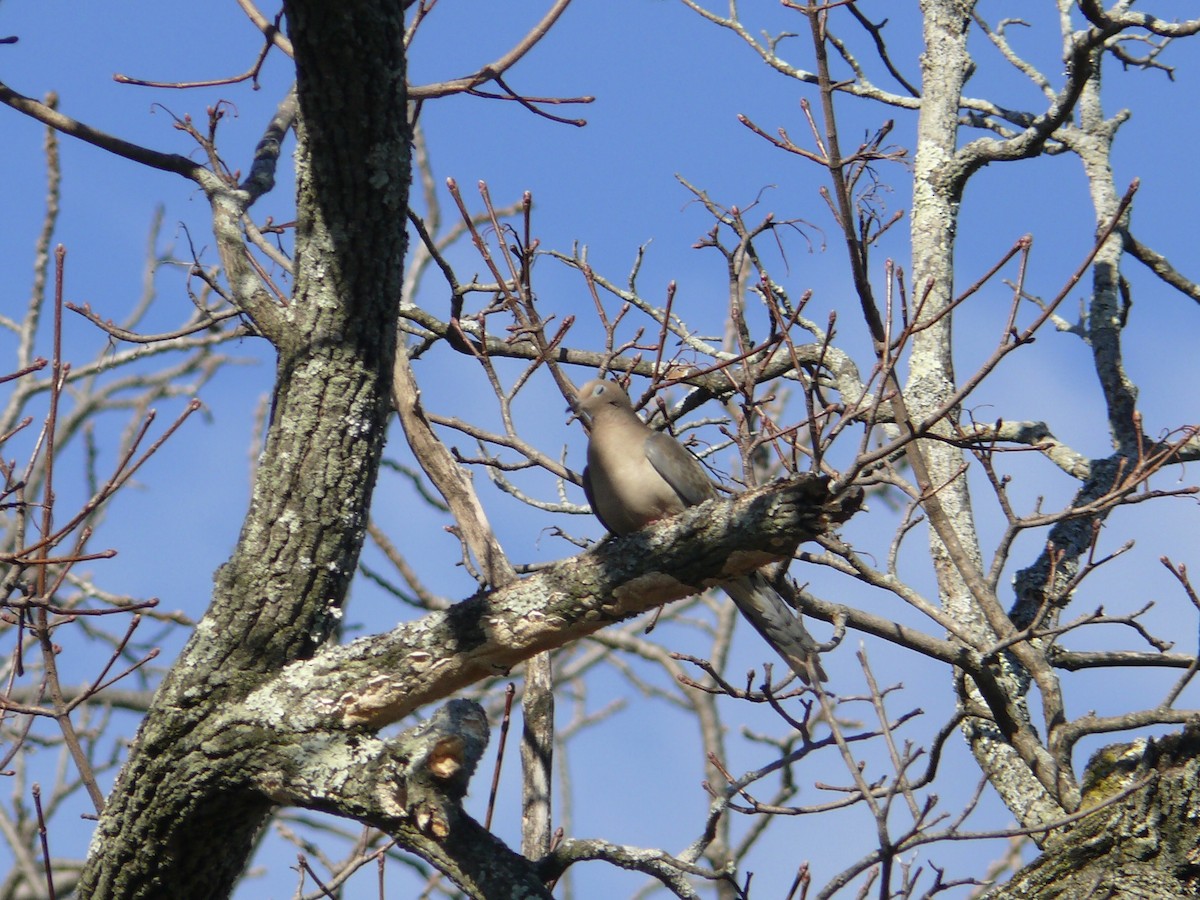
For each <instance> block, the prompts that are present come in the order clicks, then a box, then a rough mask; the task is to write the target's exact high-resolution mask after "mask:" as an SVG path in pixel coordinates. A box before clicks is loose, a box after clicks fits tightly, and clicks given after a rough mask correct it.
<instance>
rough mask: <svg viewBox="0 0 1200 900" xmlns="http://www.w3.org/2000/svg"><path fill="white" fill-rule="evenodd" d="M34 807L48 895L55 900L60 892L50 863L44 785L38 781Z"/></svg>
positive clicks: (34, 785) (35, 786) (51, 899)
mask: <svg viewBox="0 0 1200 900" xmlns="http://www.w3.org/2000/svg"><path fill="white" fill-rule="evenodd" d="M33 808H34V809H35V810H37V820H38V840H39V841H40V842H41V845H42V862H43V864H44V865H45V867H46V895H47V896H48V897H49V898H50V900H55V898H56V897H57V896H58V894H56V893H55V892H54V870H53V867H52V866H51V865H50V838H49V835H48V834H47V832H46V817H45V815H44V814H43V813H42V786H41V785H40V784H38V783H37V782H34V784H33Z"/></svg>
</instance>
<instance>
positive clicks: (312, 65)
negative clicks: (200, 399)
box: [80, 2, 409, 900]
mask: <svg viewBox="0 0 1200 900" xmlns="http://www.w3.org/2000/svg"><path fill="white" fill-rule="evenodd" d="M287 13H288V24H289V30H290V33H291V37H292V41H293V44H294V46H295V52H296V68H297V75H298V96H299V105H300V117H301V124H300V127H299V129H298V134H299V141H298V151H297V160H298V194H299V196H298V209H299V222H298V227H297V233H296V250H297V253H296V289H295V294H294V297H293V298H292V300H291V302H290V304H289V305H288V306H287V307H286V309H284V310H283V319H284V323H283V325H282V327H281V329H280V331H279V333H278V339H277V341H276V349H277V350H278V354H279V356H278V368H277V385H276V391H275V397H274V408H273V415H272V421H271V426H270V429H269V432H268V435H267V440H266V446H265V449H264V452H263V454H262V458H261V460H260V462H259V466H258V469H257V471H256V474H255V482H254V488H253V494H252V499H251V505H250V510H249V512H248V514H247V516H246V519H245V523H244V525H243V528H242V532H241V536H240V539H239V541H238V545H237V549H236V550H235V552H234V554H233V556H232V557H231V558H230V560H229V561H228V562H227V563H226V564H225V565H223V566H222V567H221V569H220V570H219V571H218V573H217V577H216V580H215V581H216V583H215V588H214V592H213V598H212V602H211V605H210V607H209V609H208V612H207V613H206V615H205V617H204V619H203V620H202V621H201V622H200V624H199V625H198V626H197V628H196V630H195V633H194V634H193V636H192V638H191V640H190V641H189V642H188V645H187V647H186V648H185V650H184V652H183V653H182V655H181V656H180V658H179V660H178V661H177V662H176V664H175V666H174V667H173V669H172V670H171V673H170V674H169V675H168V677H167V679H166V680H165V681H164V683H163V685H162V687H161V688H160V690H159V692H158V695H157V697H156V699H155V702H154V704H153V707H152V708H151V710H150V712H149V713H148V715H147V717H146V719H145V721H144V722H143V725H142V728H141V730H140V732H139V734H138V737H137V740H136V742H135V744H134V747H133V749H132V751H131V754H130V758H129V761H128V763H127V764H126V766H125V768H124V770H123V772H122V774H121V777H120V778H119V780H118V782H117V784H116V786H115V788H114V790H113V792H112V794H111V796H110V798H109V800H108V804H107V807H106V809H105V811H104V814H103V816H102V818H101V820H100V823H99V826H98V828H97V831H96V836H95V838H94V840H93V844H92V849H91V854H90V857H89V860H88V863H87V866H86V868H85V871H84V873H83V877H82V882H81V887H80V894H81V895H82V896H91V897H104V898H112V900H116V898H127V897H128V898H133V897H162V896H171V897H174V898H180V900H185V898H192V897H196V898H200V897H222V896H226V895H228V893H229V892H230V890H231V889H232V886H233V884H234V882H235V880H236V878H237V876H238V875H239V873H240V872H241V871H242V869H243V867H244V866H245V864H246V861H247V858H248V855H249V853H250V850H251V846H252V842H253V840H254V837H255V835H256V833H257V831H258V830H259V828H260V827H261V826H262V824H263V822H264V820H265V818H266V816H267V814H268V812H269V810H270V809H271V806H272V801H271V800H270V799H269V798H268V797H267V796H266V795H264V794H263V793H262V792H261V791H259V790H256V789H255V788H254V787H253V786H252V785H251V784H250V783H249V780H248V773H247V771H246V768H245V766H246V763H247V759H248V755H253V753H254V752H255V751H254V743H255V742H254V741H253V740H241V741H237V742H235V743H234V744H232V745H231V743H230V741H229V740H228V737H229V736H228V735H225V734H222V733H221V732H220V731H219V726H220V721H221V716H220V713H221V711H222V710H224V709H226V708H227V707H228V706H229V705H230V704H232V703H236V702H237V701H238V700H240V699H241V698H243V697H245V696H246V695H247V694H249V693H250V692H251V691H252V690H253V689H254V688H255V687H257V686H259V685H260V684H261V683H262V682H263V681H264V679H266V678H269V677H270V676H271V675H273V674H275V673H276V672H278V670H279V669H280V668H281V667H282V666H284V665H285V664H286V663H288V662H291V661H293V660H296V659H302V658H305V657H309V656H311V655H312V654H313V652H314V651H315V650H316V649H317V648H318V647H319V646H320V645H321V643H322V642H323V641H324V640H325V639H326V638H327V637H328V636H329V634H330V632H331V630H332V628H333V625H334V624H335V623H336V621H337V612H338V608H339V607H340V605H341V603H342V601H343V599H344V598H345V594H346V589H347V586H348V584H349V581H350V578H351V575H352V574H353V572H354V569H355V565H356V561H357V557H358V553H359V550H360V548H361V545H362V539H363V533H364V529H365V525H366V521H367V508H368V504H369V501H370V496H371V489H372V487H373V485H374V482H375V474H376V471H377V469H378V465H379V460H380V457H381V453H382V449H383V440H384V426H385V424H386V422H387V416H388V411H389V409H390V401H389V390H390V379H391V363H392V357H393V354H394V347H395V319H396V309H397V297H398V296H399V291H400V285H401V277H402V267H403V259H404V242H405V233H404V211H405V208H406V203H407V190H408V182H409V175H408V166H409V157H408V155H409V130H408V124H407V120H406V109H405V86H404V84H405V82H404V59H403V44H402V36H403V18H402V12H401V10H400V8H399V6H397V5H396V4H385V3H367V2H359V3H346V4H337V5H328V4H323V3H314V2H296V3H290V4H287ZM263 737H266V736H265V735H264V736H263Z"/></svg>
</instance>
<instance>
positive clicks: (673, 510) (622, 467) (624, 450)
mask: <svg viewBox="0 0 1200 900" xmlns="http://www.w3.org/2000/svg"><path fill="white" fill-rule="evenodd" d="M579 410H580V411H581V412H582V413H584V414H585V415H586V416H587V418H588V423H589V428H590V435H589V440H588V454H587V458H588V464H587V468H585V469H584V470H583V489H584V492H585V493H586V494H587V498H588V503H590V504H591V506H592V512H594V513H595V514H596V518H598V519H599V520H600V523H601V524H602V525H603V526H604V527H605V528H607V529H608V530H609V531H611V532H612V533H613V534H629V533H630V532H633V531H638V530H639V529H641V528H644V527H645V526H647V525H649V524H650V523H651V522H654V521H656V520H658V519H663V518H667V517H668V516H673V515H676V514H678V513H680V512H682V511H683V510H684V509H686V508H687V507H689V506H695V505H696V504H698V503H703V502H704V501H705V500H709V499H711V498H712V497H714V496H716V489H715V487H714V486H713V483H712V481H711V480H710V479H709V477H708V474H707V473H706V472H705V471H704V467H703V466H702V465H701V464H700V461H699V460H698V459H696V457H694V456H692V454H691V453H689V452H688V451H687V450H685V449H684V448H683V445H681V444H680V443H679V442H678V441H676V440H675V439H674V438H672V437H671V436H670V435H668V434H663V433H662V432H659V431H655V430H654V429H652V428H650V427H649V426H648V425H647V424H646V423H645V422H643V421H642V420H641V419H640V418H639V417H638V414H637V413H636V412H634V410H633V404H632V403H630V402H629V395H628V394H626V393H625V391H624V390H622V389H621V387H620V385H617V384H614V383H613V382H611V381H605V380H603V379H595V380H593V381H589V382H588V383H587V384H585V385H584V386H583V387H582V388H581V389H580V391H579ZM723 587H724V589H725V593H727V594H728V595H729V596H730V598H732V600H733V602H734V603H735V604H736V605H737V608H738V610H739V611H740V612H741V614H742V615H743V616H744V617H745V618H746V619H747V620H748V621H749V622H750V624H751V625H753V626H754V627H755V629H756V630H757V631H758V633H759V634H761V635H762V636H763V639H764V640H766V642H767V643H768V644H770V645H771V646H772V647H773V648H774V649H775V651H776V652H777V653H778V654H779V655H780V656H781V657H783V659H784V660H786V661H787V664H788V666H789V667H790V668H791V669H792V671H793V672H795V673H796V674H797V675H799V676H800V678H801V679H803V681H804V683H805V684H811V683H812V682H811V677H812V675H811V674H810V673H815V675H816V677H817V678H819V679H820V680H821V681H824V680H825V672H824V670H822V668H821V661H820V658H819V657H818V655H817V642H816V641H815V640H814V639H813V637H812V635H810V634H809V633H808V630H807V629H805V627H804V623H803V622H801V621H800V617H799V616H797V615H796V613H794V612H793V611H792V609H791V607H790V606H788V605H787V603H785V602H784V600H783V598H782V597H780V596H779V594H778V592H777V591H776V590H775V589H774V588H773V587H771V584H770V582H768V581H767V579H766V578H765V577H763V575H762V574H760V573H757V572H756V573H754V574H752V575H747V576H744V577H742V578H736V579H734V580H732V581H729V582H727V583H726V584H725V585H723ZM810 666H811V669H810Z"/></svg>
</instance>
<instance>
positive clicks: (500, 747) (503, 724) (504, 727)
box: [483, 682, 517, 831]
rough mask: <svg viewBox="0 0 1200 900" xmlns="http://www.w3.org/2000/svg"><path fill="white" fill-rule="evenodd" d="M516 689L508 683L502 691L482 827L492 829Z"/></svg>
mask: <svg viewBox="0 0 1200 900" xmlns="http://www.w3.org/2000/svg"><path fill="white" fill-rule="evenodd" d="M516 693H517V687H516V685H514V684H513V683H512V682H509V684H508V687H506V688H505V689H504V717H503V718H502V719H501V720H500V735H499V738H498V740H497V741H496V765H495V768H493V769H492V787H491V790H489V791H488V804H487V814H486V815H485V816H484V818H483V827H484V828H485V829H487V830H488V831H491V829H492V813H494V812H495V811H496V793H497V792H498V791H499V790H500V769H501V767H502V766H503V765H504V750H505V748H506V747H507V746H508V728H509V726H510V725H511V724H512V705H513V697H514V696H516Z"/></svg>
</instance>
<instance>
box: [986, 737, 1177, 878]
mask: <svg viewBox="0 0 1200 900" xmlns="http://www.w3.org/2000/svg"><path fill="white" fill-rule="evenodd" d="M1198 786H1200V731H1197V729H1195V728H1189V729H1187V730H1186V731H1184V732H1183V733H1182V734H1175V735H1170V736H1168V737H1165V738H1162V739H1160V740H1151V741H1146V740H1141V741H1136V742H1134V743H1132V744H1114V745H1112V746H1110V747H1106V748H1104V749H1103V750H1101V751H1099V752H1098V753H1097V754H1096V756H1095V757H1094V758H1093V759H1092V761H1091V762H1090V763H1089V765H1088V770H1087V773H1086V775H1085V779H1084V795H1083V810H1084V811H1087V810H1088V809H1094V810H1095V812H1094V813H1093V814H1091V815H1087V816H1085V817H1084V818H1082V819H1079V820H1077V821H1075V822H1074V823H1073V824H1072V825H1071V826H1069V827H1068V828H1066V829H1063V830H1062V832H1061V833H1060V834H1059V835H1058V836H1056V837H1054V838H1053V839H1052V840H1051V841H1050V842H1049V845H1048V849H1047V852H1045V853H1044V854H1042V855H1041V856H1040V857H1038V859H1037V860H1036V861H1034V862H1033V863H1032V864H1030V865H1029V866H1027V867H1026V868H1025V869H1023V870H1022V871H1021V872H1019V873H1018V874H1017V875H1016V877H1014V878H1013V879H1012V880H1011V881H1010V882H1008V883H1007V884H1005V885H1004V886H1003V887H1000V888H997V889H995V890H993V891H992V892H990V893H989V894H988V895H987V896H988V898H989V900H1017V898H1026V897H1037V898H1039V900H1083V898H1095V897H1121V898H1141V900H1162V898H1164V897H1195V896H1197V895H1198V894H1200V859H1198V858H1197V855H1196V847H1197V846H1198V845H1200V828H1198V827H1197V823H1200V789H1198Z"/></svg>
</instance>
